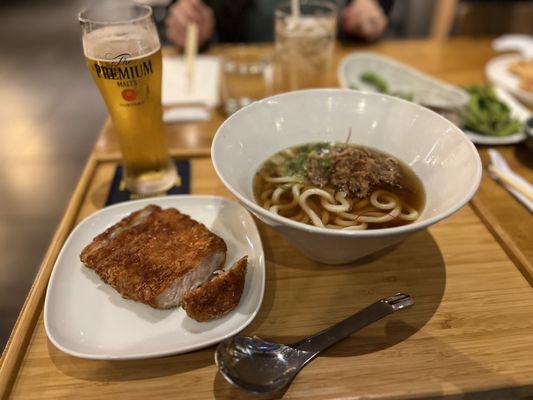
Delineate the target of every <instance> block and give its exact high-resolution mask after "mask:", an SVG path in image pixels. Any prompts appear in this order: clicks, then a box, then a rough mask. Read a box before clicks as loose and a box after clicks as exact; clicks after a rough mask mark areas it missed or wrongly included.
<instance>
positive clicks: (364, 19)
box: [342, 0, 388, 40]
mask: <svg viewBox="0 0 533 400" xmlns="http://www.w3.org/2000/svg"><path fill="white" fill-rule="evenodd" d="M387 22H388V21H387V16H386V15H385V13H384V12H383V10H382V9H381V7H380V6H379V4H378V3H377V1H375V0H354V1H353V2H352V3H351V4H349V5H348V6H347V7H346V8H345V9H344V10H343V12H342V29H343V30H344V32H346V33H348V34H350V35H355V36H360V37H362V38H363V39H366V40H376V39H377V38H378V37H379V36H380V35H381V34H382V33H383V31H384V30H385V27H386V26H387Z"/></svg>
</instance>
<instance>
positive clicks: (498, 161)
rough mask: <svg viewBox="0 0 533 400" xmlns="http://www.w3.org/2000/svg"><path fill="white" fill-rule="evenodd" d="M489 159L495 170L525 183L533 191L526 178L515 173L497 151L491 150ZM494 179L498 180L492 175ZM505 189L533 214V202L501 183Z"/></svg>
mask: <svg viewBox="0 0 533 400" xmlns="http://www.w3.org/2000/svg"><path fill="white" fill-rule="evenodd" d="M488 152H489V157H490V161H491V163H492V166H493V168H496V169H497V170H499V171H500V172H501V173H503V174H505V175H508V176H510V177H512V178H513V179H515V180H517V181H519V182H521V183H523V184H524V185H525V186H526V187H529V189H530V190H533V186H532V185H531V184H530V183H529V182H528V181H527V180H525V179H524V178H522V177H521V176H520V175H518V174H517V173H515V172H514V171H513V170H512V169H511V168H510V167H509V165H508V164H507V162H506V161H505V159H504V158H503V156H502V155H501V154H500V152H499V151H498V150H495V149H489V151H488ZM490 175H491V177H492V178H493V179H496V178H495V176H494V175H493V174H490ZM499 182H500V183H501V184H502V185H503V187H505V188H506V189H507V190H508V191H509V192H510V193H511V194H512V195H513V196H514V197H516V198H517V200H518V201H520V202H521V203H522V204H523V205H524V206H526V208H527V209H528V210H529V211H530V212H533V201H531V200H529V199H528V198H527V197H526V196H525V195H523V194H522V193H520V192H519V191H517V190H516V189H514V188H513V187H512V186H510V185H508V184H506V183H504V182H502V181H499Z"/></svg>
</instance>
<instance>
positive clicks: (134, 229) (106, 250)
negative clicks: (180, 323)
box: [80, 205, 227, 308]
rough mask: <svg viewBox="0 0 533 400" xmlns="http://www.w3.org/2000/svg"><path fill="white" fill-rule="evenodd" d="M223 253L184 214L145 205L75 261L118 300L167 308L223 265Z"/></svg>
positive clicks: (214, 238)
mask: <svg viewBox="0 0 533 400" xmlns="http://www.w3.org/2000/svg"><path fill="white" fill-rule="evenodd" d="M226 250H227V249H226V243H225V242H224V240H222V238H220V237H219V236H217V235H215V234H214V233H212V232H211V231H210V230H209V229H207V228H206V227H205V226H204V225H203V224H201V223H199V222H196V221H195V220H193V219H192V218H191V217H189V216H188V215H185V214H181V213H180V212H179V211H178V210H176V209H175V208H167V209H164V210H163V209H161V207H158V206H155V205H149V206H146V207H145V208H143V209H141V210H139V211H136V212H133V213H132V214H130V215H128V216H127V217H125V218H124V219H122V220H121V221H120V222H118V223H116V224H115V225H113V226H111V227H110V228H109V229H107V230H106V231H105V232H103V233H101V234H100V235H98V236H96V237H95V238H94V239H93V241H92V242H91V243H90V244H89V245H88V246H87V247H85V248H84V249H83V251H82V252H81V254H80V259H81V261H82V262H83V263H84V264H85V266H86V267H88V268H91V269H92V270H94V271H95V272H96V273H97V274H98V275H99V276H100V278H101V279H102V280H103V281H104V282H105V283H107V284H109V285H111V286H112V287H113V288H114V289H115V290H116V291H117V292H119V293H120V294H121V295H122V297H125V298H128V299H131V300H135V301H140V302H143V303H146V304H148V305H150V306H152V307H155V308H172V307H176V306H178V305H179V304H180V302H181V299H182V297H183V295H184V294H185V293H187V292H188V291H190V290H191V289H193V288H195V287H197V286H199V285H201V284H202V283H204V282H205V281H207V280H208V279H209V277H210V276H211V274H212V273H213V271H215V270H216V269H218V268H220V267H221V266H222V265H223V264H224V261H225V259H226Z"/></svg>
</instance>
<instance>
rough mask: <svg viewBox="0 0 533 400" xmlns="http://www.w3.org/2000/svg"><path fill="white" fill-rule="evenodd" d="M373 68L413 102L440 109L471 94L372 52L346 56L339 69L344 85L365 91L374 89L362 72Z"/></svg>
mask: <svg viewBox="0 0 533 400" xmlns="http://www.w3.org/2000/svg"><path fill="white" fill-rule="evenodd" d="M365 71H372V72H375V73H376V74H378V75H380V76H381V77H382V78H383V79H384V80H385V82H386V83H387V85H388V86H389V88H390V90H393V91H404V92H410V93H412V94H413V102H415V103H418V104H422V105H425V106H433V107H437V108H451V109H454V108H457V109H459V108H461V107H464V106H465V105H466V104H467V103H468V94H467V93H466V92H465V91H464V90H463V89H461V88H458V87H456V86H452V85H449V84H447V83H445V82H442V81H439V80H438V79H435V78H433V77H431V76H429V75H426V74H424V73H423V72H421V71H419V70H417V69H414V68H412V67H410V66H408V65H406V64H403V63H401V62H398V61H396V60H393V59H392V58H389V57H385V56H383V55H380V54H376V53H372V52H357V53H353V54H350V55H349V56H347V57H345V58H344V59H343V60H342V62H341V64H340V65H339V68H338V70H337V78H338V80H339V83H340V85H341V87H343V88H351V86H352V85H355V86H357V88H359V89H360V90H362V91H371V92H373V91H375V88H374V87H373V86H371V85H369V84H367V83H365V82H363V81H361V74H363V73H364V72H365Z"/></svg>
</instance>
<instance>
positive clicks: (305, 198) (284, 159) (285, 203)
mask: <svg viewBox="0 0 533 400" xmlns="http://www.w3.org/2000/svg"><path fill="white" fill-rule="evenodd" d="M253 192H254V197H255V200H256V202H257V203H258V204H260V205H261V206H262V207H263V208H265V209H267V210H269V211H270V212H273V213H275V214H278V215H280V216H282V217H286V218H289V219H292V220H294V221H297V222H300V223H304V224H309V225H314V226H317V227H322V228H330V229H338V230H365V229H380V228H392V227H397V226H401V225H407V224H410V223H412V222H414V221H416V220H417V219H418V217H419V216H420V214H421V212H422V210H423V208H424V203H425V194H424V188H423V185H422V182H421V181H420V179H419V178H418V177H417V176H416V174H415V173H414V172H413V171H412V169H411V168H410V167H409V166H407V165H406V164H405V163H403V162H401V161H400V160H398V159H396V158H395V157H393V156H391V155H389V154H387V153H384V152H382V151H379V150H376V149H373V148H370V147H366V146H359V145H355V144H348V143H338V142H334V143H328V142H318V143H309V144H304V145H299V146H295V147H291V148H288V149H285V150H282V151H279V152H277V153H275V154H274V155H272V156H271V157H269V158H268V159H267V160H266V161H264V162H263V163H262V164H261V166H260V168H259V169H258V171H257V172H256V174H255V176H254V179H253Z"/></svg>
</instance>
